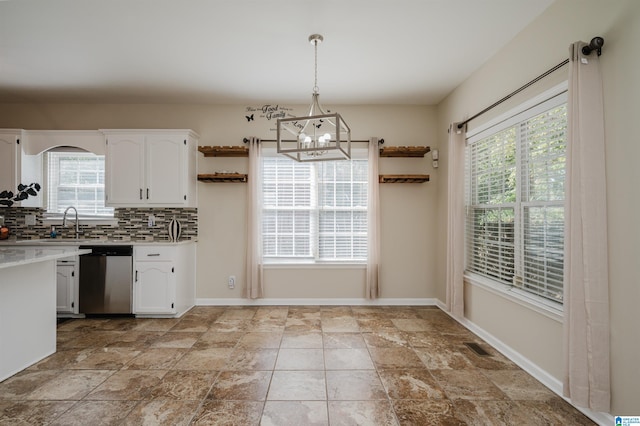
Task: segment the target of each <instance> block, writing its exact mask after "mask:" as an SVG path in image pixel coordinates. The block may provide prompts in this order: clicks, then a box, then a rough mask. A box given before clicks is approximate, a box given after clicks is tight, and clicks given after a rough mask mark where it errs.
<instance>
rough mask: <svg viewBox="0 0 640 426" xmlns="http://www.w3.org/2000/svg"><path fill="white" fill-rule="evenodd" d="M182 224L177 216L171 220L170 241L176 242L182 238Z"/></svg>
mask: <svg viewBox="0 0 640 426" xmlns="http://www.w3.org/2000/svg"><path fill="white" fill-rule="evenodd" d="M181 233H182V224H181V223H180V221H179V220H178V219H176V217H175V216H173V219H171V220H170V221H169V241H171V242H176V241H178V240H179V239H180V234H181Z"/></svg>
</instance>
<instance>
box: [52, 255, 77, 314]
mask: <svg viewBox="0 0 640 426" xmlns="http://www.w3.org/2000/svg"><path fill="white" fill-rule="evenodd" d="M75 271H76V267H75V265H73V264H70V265H65V264H58V266H57V268H56V284H57V287H56V289H57V292H56V310H57V312H58V313H73V312H74V309H75V300H74V294H75V287H76V286H75V283H76V277H75Z"/></svg>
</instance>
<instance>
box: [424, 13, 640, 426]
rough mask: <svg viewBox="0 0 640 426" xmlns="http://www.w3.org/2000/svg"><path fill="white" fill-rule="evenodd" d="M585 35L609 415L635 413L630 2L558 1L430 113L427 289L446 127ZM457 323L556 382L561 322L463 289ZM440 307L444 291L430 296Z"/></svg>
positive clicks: (634, 16)
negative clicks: (599, 158) (602, 130)
mask: <svg viewBox="0 0 640 426" xmlns="http://www.w3.org/2000/svg"><path fill="white" fill-rule="evenodd" d="M594 36H602V37H604V39H605V46H604V49H603V55H602V57H601V63H602V72H603V78H604V93H605V127H606V138H607V142H606V144H607V146H606V165H607V193H608V200H607V210H608V215H609V222H608V227H609V267H610V272H609V285H610V295H611V303H610V306H611V347H612V351H611V382H612V411H611V412H612V413H613V414H616V415H625V414H626V415H634V414H635V415H637V413H638V407H640V396H639V395H640V394H639V393H638V391H637V384H638V383H640V367H639V364H638V354H639V353H640V332H639V331H638V326H637V319H636V318H635V317H636V315H635V314H632V312H634V311H636V306H637V305H638V304H640V285H639V284H640V283H639V280H638V272H637V260H638V259H640V228H639V227H638V225H637V220H634V219H635V216H637V211H638V208H639V207H640V206H639V205H638V204H639V202H638V189H637V185H638V181H639V180H640V173H639V171H638V170H639V168H638V166H637V164H636V163H637V159H638V158H640V143H638V138H637V136H635V133H636V132H635V131H634V130H633V129H632V128H631V125H632V124H633V123H634V122H636V120H637V119H638V117H639V116H640V107H639V103H638V99H640V84H639V83H638V82H637V76H638V70H640V57H639V56H638V55H637V53H638V51H639V49H638V44H637V43H638V41H640V2H638V1H634V0H610V1H600V0H559V1H557V2H555V3H554V4H552V5H551V6H550V7H549V9H547V10H546V11H545V12H544V13H543V14H542V15H541V16H540V17H539V18H538V19H536V20H535V21H534V22H533V23H532V24H531V25H530V26H529V27H527V28H526V29H525V30H524V31H523V32H521V33H520V34H519V35H518V36H517V37H516V38H514V39H513V40H512V42H510V43H509V44H508V45H507V46H505V47H504V48H503V49H502V50H501V51H500V52H499V53H498V54H497V55H496V56H494V57H493V58H492V59H491V60H490V61H489V62H487V63H486V64H485V65H484V66H483V67H482V68H480V69H479V70H477V71H476V72H475V73H474V74H473V75H472V76H471V77H470V78H469V79H468V80H467V81H465V82H464V83H463V84H462V85H460V86H459V87H458V88H457V89H456V90H455V91H454V92H453V93H452V94H450V95H449V96H448V97H447V98H446V99H445V100H444V101H443V102H442V103H441V104H440V105H438V128H437V130H438V145H439V147H440V152H441V153H442V155H441V158H442V161H441V164H442V167H441V170H440V172H439V173H440V179H439V182H438V185H439V186H438V194H437V203H438V205H439V206H442V207H443V208H441V209H440V210H439V211H438V223H440V224H442V225H443V226H441V227H439V232H438V237H437V238H438V247H439V250H438V253H439V255H438V256H437V259H438V261H437V262H436V265H437V267H438V270H437V271H436V282H438V283H439V284H441V283H444V279H445V270H444V268H443V265H444V256H443V254H442V253H443V248H444V247H446V246H445V238H446V234H445V232H444V231H445V226H444V224H445V223H446V208H444V206H446V171H447V149H446V143H447V133H446V129H447V126H448V124H449V123H450V122H453V121H460V120H462V119H464V118H466V117H470V116H471V115H473V114H475V113H476V112H477V111H479V110H481V109H483V108H484V107H486V106H487V105H490V104H492V103H493V102H494V101H496V100H497V99H499V98H501V97H502V96H504V95H506V94H508V93H509V92H511V91H512V90H514V89H516V88H518V87H520V86H521V85H522V84H524V83H525V82H527V81H529V80H530V79H532V78H534V77H536V76H537V75H539V74H541V73H542V72H544V71H546V70H547V69H549V68H551V67H552V66H554V65H556V64H558V63H560V62H561V61H562V60H564V59H566V58H567V55H568V46H569V44H570V43H572V42H574V41H577V40H584V41H587V42H588V41H589V40H591V38H592V37H594ZM566 78H567V70H566V67H565V68H563V69H562V70H560V71H557V72H556V73H555V74H554V75H552V76H550V77H549V78H547V79H545V80H544V81H543V82H540V83H539V84H536V85H535V86H533V87H531V88H530V89H527V91H526V92H527V93H522V94H521V95H519V96H517V97H516V98H514V99H512V100H510V101H509V102H507V103H506V104H504V105H503V106H502V107H501V108H498V109H496V110H494V111H493V112H492V113H490V114H487V115H486V116H483V117H481V118H479V119H477V120H474V121H473V122H471V123H470V128H473V127H476V126H478V125H480V124H482V123H483V122H485V121H487V120H488V119H490V118H491V117H493V116H495V115H497V114H499V113H500V112H503V111H505V110H507V109H509V108H511V107H513V106H515V105H517V104H518V103H519V101H521V100H522V99H524V98H526V97H528V96H531V95H532V94H535V93H539V92H541V91H542V90H544V89H545V88H548V87H550V86H552V85H554V84H555V83H557V82H559V81H561V80H564V79H566ZM465 294H466V304H467V310H466V314H465V315H466V317H467V318H468V319H469V320H470V321H472V322H473V323H475V324H476V325H478V326H479V327H481V328H483V329H484V330H486V331H487V332H489V333H491V334H492V335H494V336H495V337H497V338H498V339H500V340H501V341H502V342H504V343H505V344H507V345H509V346H510V347H512V348H513V349H515V350H516V351H518V352H519V353H520V354H522V355H523V356H524V357H526V358H528V359H529V360H531V361H532V362H534V363H535V364H536V365H538V366H539V367H541V368H542V369H544V370H545V371H547V372H548V373H549V374H551V375H552V376H554V377H556V378H557V379H561V378H562V376H561V375H562V370H563V366H562V348H561V347H560V346H561V342H562V339H561V335H562V324H561V323H559V322H553V321H551V320H549V319H548V318H546V317H543V316H542V315H539V314H535V313H532V312H531V311H530V310H529V309H528V308H524V307H522V306H520V305H516V304H514V303H512V302H509V301H506V300H504V299H502V298H501V297H500V296H496V295H495V294H492V293H489V292H486V291H484V290H482V289H479V288H471V287H468V288H467V289H466V291H465ZM437 295H438V298H440V299H441V300H444V298H445V287H444V286H440V287H439V288H438V290H437Z"/></svg>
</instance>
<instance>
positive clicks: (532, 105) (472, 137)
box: [464, 81, 569, 322]
mask: <svg viewBox="0 0 640 426" xmlns="http://www.w3.org/2000/svg"><path fill="white" fill-rule="evenodd" d="M568 88H569V84H568V81H565V82H563V83H560V84H558V85H557V86H554V87H552V88H551V89H549V90H546V91H544V92H542V93H541V94H539V95H538V96H535V97H533V98H531V99H529V100H527V101H525V102H523V103H521V104H520V105H518V106H516V107H515V108H513V109H511V110H509V111H507V112H505V113H504V114H501V115H500V116H498V117H496V118H494V119H493V120H490V121H488V122H487V123H485V124H482V125H480V126H478V127H476V128H474V129H471V130H468V131H467V134H466V140H467V143H470V141H471V142H473V141H476V140H480V139H482V138H484V137H486V136H488V135H490V134H493V133H495V132H496V130H494V129H493V128H494V127H496V126H498V125H500V126H501V128H507V127H509V126H512V125H514V124H516V123H518V122H520V121H522V118H521V115H522V114H524V113H525V112H528V111H529V110H533V112H534V115H535V113H536V112H537V111H536V110H537V109H540V111H539V113H542V112H544V110H547V109H549V106H550V105H549V104H548V103H547V102H548V101H550V100H551V99H554V98H555V101H554V105H555V106H558V105H561V104H562V103H566V102H567V90H568ZM543 103H546V105H545V106H544V107H541V104H543ZM556 104H557V105H556ZM552 107H553V106H552ZM465 244H466V243H465ZM464 281H465V283H467V284H469V285H473V286H477V287H480V288H483V289H485V290H488V291H489V292H490V293H493V294H495V295H497V296H500V297H503V298H505V299H507V300H510V301H512V302H515V303H517V304H519V305H521V306H524V307H527V308H529V309H531V310H533V311H535V312H538V313H540V314H542V315H544V316H545V317H547V318H550V319H552V320H554V321H557V322H563V318H564V306H563V304H561V303H557V302H554V301H552V300H550V299H546V298H544V297H541V296H538V295H536V294H533V293H529V292H527V291H524V290H521V289H519V288H517V287H515V286H512V285H507V284H503V283H500V282H498V281H495V280H492V279H490V278H487V277H484V276H482V275H479V274H476V273H473V272H470V271H465V273H464Z"/></svg>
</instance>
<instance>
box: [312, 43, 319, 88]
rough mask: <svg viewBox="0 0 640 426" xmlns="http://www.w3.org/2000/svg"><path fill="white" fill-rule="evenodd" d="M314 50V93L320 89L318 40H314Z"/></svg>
mask: <svg viewBox="0 0 640 426" xmlns="http://www.w3.org/2000/svg"><path fill="white" fill-rule="evenodd" d="M313 50H314V63H315V69H314V71H315V78H314V81H313V93H318V91H319V90H320V89H319V88H318V40H314V41H313Z"/></svg>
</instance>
